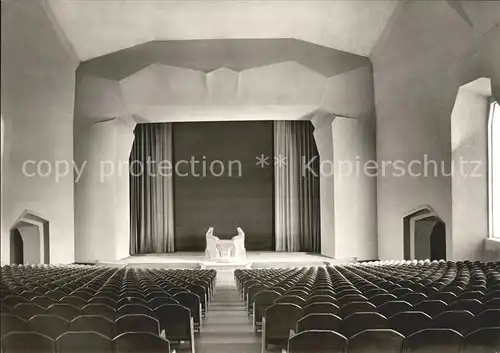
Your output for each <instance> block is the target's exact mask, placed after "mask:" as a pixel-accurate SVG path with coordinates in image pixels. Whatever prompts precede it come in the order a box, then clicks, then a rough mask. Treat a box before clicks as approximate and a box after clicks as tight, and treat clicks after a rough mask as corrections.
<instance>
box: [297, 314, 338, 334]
mask: <svg viewBox="0 0 500 353" xmlns="http://www.w3.org/2000/svg"><path fill="white" fill-rule="evenodd" d="M341 322H342V319H341V318H340V317H339V316H337V315H333V314H325V313H317V314H308V315H306V316H304V317H302V318H301V319H300V320H299V321H297V328H296V332H302V331H308V330H326V331H335V332H338V331H339V330H340V324H341Z"/></svg>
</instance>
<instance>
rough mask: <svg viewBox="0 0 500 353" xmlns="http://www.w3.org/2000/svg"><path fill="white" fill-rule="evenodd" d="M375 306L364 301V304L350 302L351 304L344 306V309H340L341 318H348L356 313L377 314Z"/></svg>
mask: <svg viewBox="0 0 500 353" xmlns="http://www.w3.org/2000/svg"><path fill="white" fill-rule="evenodd" d="M376 309H377V308H376V307H375V305H373V304H372V303H370V302H366V301H362V302H357V301H355V302H350V303H349V304H346V305H344V306H343V307H341V308H340V316H341V317H347V316H349V315H351V314H354V313H360V312H365V313H368V312H375V311H376Z"/></svg>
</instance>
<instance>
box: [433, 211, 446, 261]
mask: <svg viewBox="0 0 500 353" xmlns="http://www.w3.org/2000/svg"><path fill="white" fill-rule="evenodd" d="M430 245H431V257H430V259H431V261H433V260H441V259H443V260H445V259H446V224H444V222H443V221H442V220H441V219H439V218H437V219H436V223H435V224H434V227H433V228H432V231H431V235H430Z"/></svg>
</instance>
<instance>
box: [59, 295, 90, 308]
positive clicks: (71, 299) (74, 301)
mask: <svg viewBox="0 0 500 353" xmlns="http://www.w3.org/2000/svg"><path fill="white" fill-rule="evenodd" d="M59 303H61V304H71V305H73V306H76V307H77V308H80V309H81V308H83V307H84V306H85V305H87V301H86V300H84V299H82V298H79V297H75V296H71V295H70V296H67V297H63V298H61V299H60V300H59Z"/></svg>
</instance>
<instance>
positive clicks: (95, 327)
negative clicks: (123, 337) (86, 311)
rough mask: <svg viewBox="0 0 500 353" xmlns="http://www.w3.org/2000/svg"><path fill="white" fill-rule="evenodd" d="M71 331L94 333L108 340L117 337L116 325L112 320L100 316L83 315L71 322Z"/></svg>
mask: <svg viewBox="0 0 500 353" xmlns="http://www.w3.org/2000/svg"><path fill="white" fill-rule="evenodd" d="M70 330H71V331H94V332H98V333H100V334H102V335H104V336H106V337H108V338H113V337H115V324H114V322H113V321H111V320H110V319H108V318H106V317H104V316H99V315H82V316H78V317H76V318H74V319H73V321H71V322H70Z"/></svg>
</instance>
